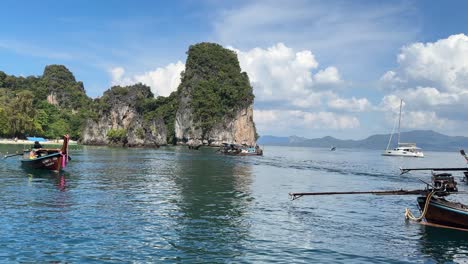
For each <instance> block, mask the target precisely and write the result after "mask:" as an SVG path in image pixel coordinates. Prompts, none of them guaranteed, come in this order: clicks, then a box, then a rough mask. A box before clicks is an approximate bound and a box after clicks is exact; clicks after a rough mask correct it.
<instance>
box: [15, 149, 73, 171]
mask: <svg viewBox="0 0 468 264" xmlns="http://www.w3.org/2000/svg"><path fill="white" fill-rule="evenodd" d="M63 159H64V155H62V154H60V153H53V154H50V155H47V156H43V157H38V158H35V159H22V160H21V165H22V166H23V167H25V168H29V169H44V170H53V171H59V170H61V169H62V164H63V162H64V160H63Z"/></svg>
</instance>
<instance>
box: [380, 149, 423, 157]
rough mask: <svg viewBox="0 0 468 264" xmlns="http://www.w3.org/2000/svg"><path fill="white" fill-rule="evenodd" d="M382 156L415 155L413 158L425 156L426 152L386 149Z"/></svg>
mask: <svg viewBox="0 0 468 264" xmlns="http://www.w3.org/2000/svg"><path fill="white" fill-rule="evenodd" d="M382 156H393V157H413V158H424V154H423V153H422V152H419V153H414V152H407V151H404V152H400V151H393V150H386V151H385V152H384V153H382Z"/></svg>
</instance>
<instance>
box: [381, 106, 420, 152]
mask: <svg viewBox="0 0 468 264" xmlns="http://www.w3.org/2000/svg"><path fill="white" fill-rule="evenodd" d="M402 104H403V100H400V115H399V117H398V145H397V147H396V148H394V149H389V147H390V143H391V142H392V136H393V131H392V133H391V134H390V139H389V140H388V144H387V149H386V150H385V151H384V153H382V155H383V156H399V157H416V158H424V153H423V152H422V150H421V149H420V148H418V147H416V143H401V142H400V125H401V107H402ZM393 129H395V127H393Z"/></svg>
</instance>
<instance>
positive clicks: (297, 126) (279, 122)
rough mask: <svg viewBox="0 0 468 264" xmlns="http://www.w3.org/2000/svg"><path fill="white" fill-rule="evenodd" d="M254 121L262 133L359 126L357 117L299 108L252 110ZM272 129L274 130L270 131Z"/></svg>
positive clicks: (340, 128) (285, 133) (286, 132)
mask: <svg viewBox="0 0 468 264" xmlns="http://www.w3.org/2000/svg"><path fill="white" fill-rule="evenodd" d="M254 119H255V123H256V124H257V127H258V128H259V130H261V131H262V132H263V133H278V134H283V135H293V134H295V133H297V132H298V131H301V130H304V129H316V130H322V131H330V130H335V131H337V130H342V129H355V128H359V126H360V122H359V119H358V118H357V117H355V116H351V115H342V114H337V113H333V112H325V111H321V112H306V111H301V110H276V109H269V110H254ZM272 129H273V130H274V131H272Z"/></svg>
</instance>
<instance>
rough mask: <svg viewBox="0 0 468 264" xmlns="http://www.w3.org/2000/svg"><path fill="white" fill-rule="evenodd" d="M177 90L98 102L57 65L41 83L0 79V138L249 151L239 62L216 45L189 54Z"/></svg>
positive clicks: (142, 90)
mask: <svg viewBox="0 0 468 264" xmlns="http://www.w3.org/2000/svg"><path fill="white" fill-rule="evenodd" d="M187 54H188V56H187V62H186V68H185V71H184V72H183V73H182V74H181V84H180V85H179V87H178V88H177V91H175V92H173V93H171V95H170V96H168V97H162V96H158V97H155V95H154V94H153V93H152V92H151V89H150V87H148V86H146V85H143V84H135V85H131V86H124V87H122V86H114V87H111V88H110V89H109V90H107V91H106V92H104V94H103V95H102V96H101V97H99V98H96V99H91V98H89V97H88V96H87V95H86V93H85V88H84V85H83V83H82V82H79V81H76V80H75V77H74V76H73V73H71V72H70V71H69V70H68V69H67V68H66V67H65V66H63V65H49V66H46V67H45V69H44V73H43V74H42V76H37V77H36V76H29V77H26V78H25V77H15V76H11V75H7V74H5V73H3V72H0V87H1V88H2V89H1V90H0V91H1V93H2V94H1V98H2V101H3V102H4V103H3V104H2V107H1V108H0V136H1V137H6V138H12V137H16V138H25V137H26V136H32V135H34V136H40V137H44V138H51V139H55V138H60V137H61V136H62V135H64V134H70V136H71V139H74V140H78V141H79V142H81V143H82V144H85V145H120V146H129V147H136V146H145V147H155V146H161V145H168V144H187V145H194V146H200V145H207V146H221V145H222V144H223V143H229V144H243V145H247V146H254V145H255V142H256V139H257V137H258V135H257V133H256V129H255V123H254V121H253V101H254V95H253V91H252V86H251V85H250V83H249V77H248V75H247V73H245V72H242V71H241V68H240V66H239V61H238V59H237V55H236V53H235V52H234V51H232V50H229V49H225V48H223V47H222V46H220V45H218V44H214V43H199V44H196V45H192V46H190V47H189V50H188V52H187Z"/></svg>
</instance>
